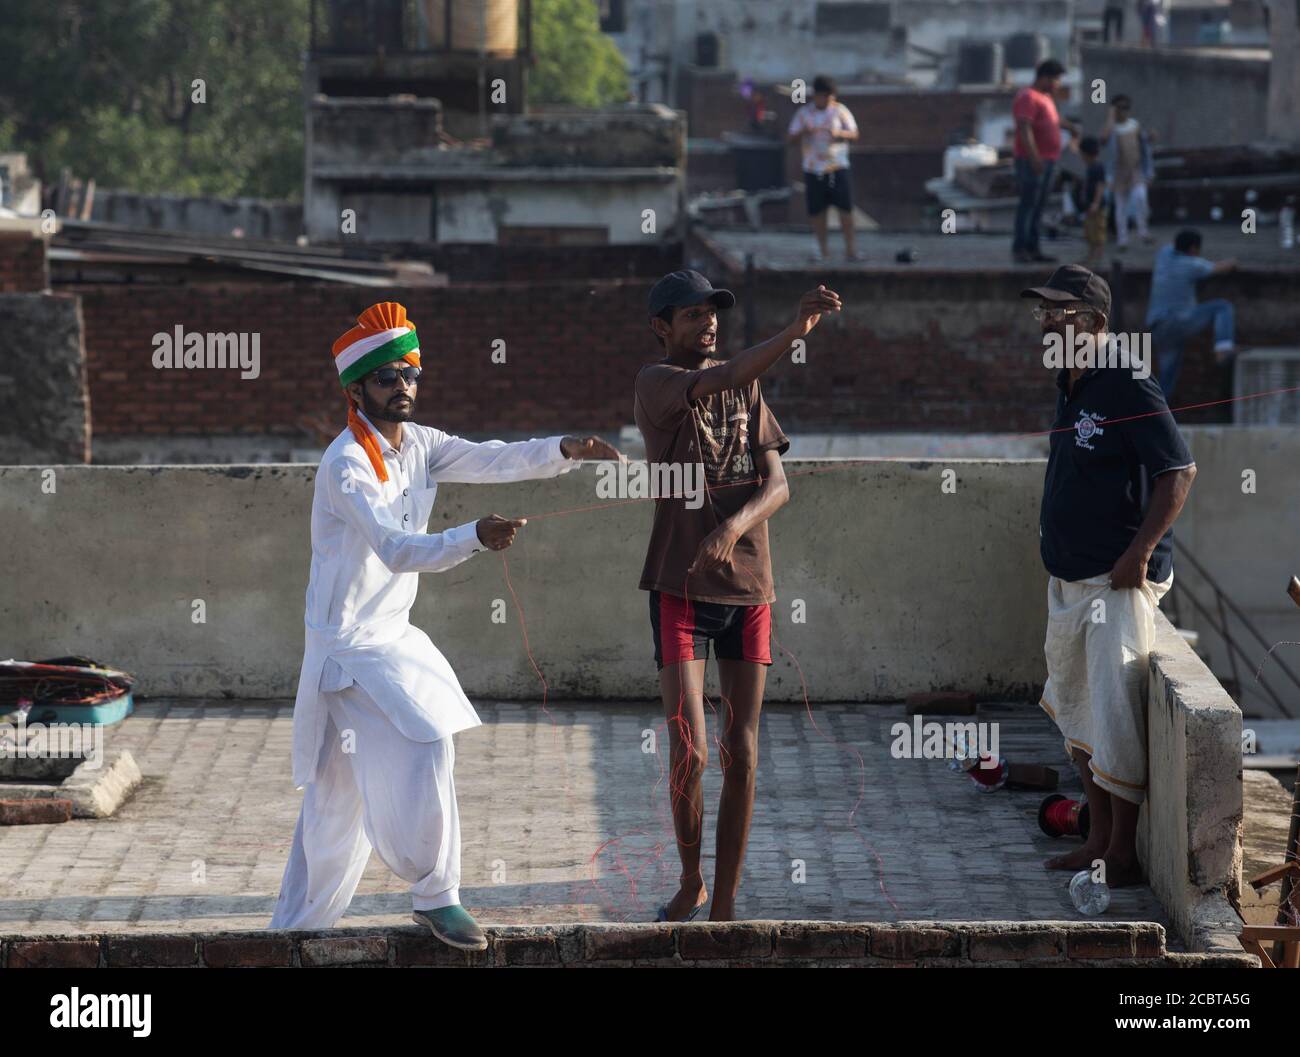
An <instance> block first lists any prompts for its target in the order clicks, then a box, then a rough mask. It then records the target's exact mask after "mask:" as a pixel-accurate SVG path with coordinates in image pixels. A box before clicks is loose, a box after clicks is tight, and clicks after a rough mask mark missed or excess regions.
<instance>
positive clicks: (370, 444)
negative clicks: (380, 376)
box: [334, 301, 420, 481]
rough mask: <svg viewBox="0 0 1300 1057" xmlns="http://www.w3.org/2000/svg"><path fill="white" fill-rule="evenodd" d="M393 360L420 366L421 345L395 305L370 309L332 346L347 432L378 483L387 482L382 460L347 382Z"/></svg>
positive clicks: (403, 313)
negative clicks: (345, 402)
mask: <svg viewBox="0 0 1300 1057" xmlns="http://www.w3.org/2000/svg"><path fill="white" fill-rule="evenodd" d="M393 360H405V361H406V362H407V363H409V364H410V365H411V366H412V367H419V366H420V345H419V342H418V341H417V340H416V337H415V324H414V323H411V322H409V321H408V320H407V318H406V309H405V308H404V307H402V306H401V305H399V304H398V303H397V302H396V301H384V302H381V303H380V304H377V305H371V306H370V307H369V308H367V309H366V310H365V311H364V312H362V313H361V315H359V316H357V325H356V326H355V327H353V328H352V329H351V330H349V331H348V332H347V333H346V334H344V335H343V337H341V338H339V340H338V341H336V342H335V343H334V366H335V367H336V368H338V372H339V384H340V385H342V386H343V390H344V393H345V394H346V395H347V399H348V428H349V429H350V430H352V435H353V436H354V437H356V438H357V442H358V443H359V444H360V445H361V446H362V447H363V448H365V449H366V455H367V456H369V458H370V465H371V466H373V467H374V468H375V473H376V474H377V475H378V476H379V479H380V480H381V481H387V480H388V470H387V469H385V468H384V456H383V452H382V451H381V450H380V447H379V441H378V440H376V439H375V435H374V432H373V431H372V430H370V429H368V428H367V427H366V424H365V423H364V422H362V421H361V418H360V416H359V415H358V414H357V404H356V401H355V400H353V399H352V395H351V394H350V393H347V387H348V383H349V382H355V381H359V380H360V379H362V378H364V377H365V376H366V375H367V374H369V373H370V372H371V371H373V370H375V369H376V368H377V367H382V366H383V365H384V364H386V363H392V361H393Z"/></svg>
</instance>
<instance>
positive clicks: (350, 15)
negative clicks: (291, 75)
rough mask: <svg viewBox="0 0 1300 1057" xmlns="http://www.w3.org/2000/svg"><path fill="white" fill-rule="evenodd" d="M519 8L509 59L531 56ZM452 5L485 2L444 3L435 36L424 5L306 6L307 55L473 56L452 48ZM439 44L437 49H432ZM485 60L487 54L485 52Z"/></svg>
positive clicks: (343, 1)
mask: <svg viewBox="0 0 1300 1057" xmlns="http://www.w3.org/2000/svg"><path fill="white" fill-rule="evenodd" d="M517 2H518V5H519V34H518V38H517V41H518V44H517V47H516V48H515V50H514V52H513V55H515V56H517V57H519V58H522V59H526V58H528V57H529V55H530V54H531V53H532V44H533V31H532V26H533V18H532V0H517ZM458 4H468V5H475V6H479V7H483V6H485V4H486V0H446V2H445V3H443V5H442V8H443V10H442V17H443V19H444V20H445V21H444V24H443V25H442V26H441V27H436V29H437V30H441V36H439V33H438V32H436V30H435V27H433V26H431V25H430V24H429V22H428V17H429V16H428V14H427V12H430V11H431V10H432V5H430V4H427V3H425V2H424V0H311V33H310V39H311V45H310V47H311V51H312V53H313V54H316V55H374V54H377V53H379V52H383V53H384V54H385V55H478V54H480V51H481V49H480V48H479V47H478V46H473V45H466V46H460V47H452V46H451V42H452V41H453V39H454V29H453V17H452V16H453V14H454V10H455V8H456V7H457V6H458ZM435 39H441V40H442V41H443V42H445V43H443V44H434V40H435ZM488 54H492V52H491V51H489V52H488Z"/></svg>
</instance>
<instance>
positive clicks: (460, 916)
mask: <svg viewBox="0 0 1300 1057" xmlns="http://www.w3.org/2000/svg"><path fill="white" fill-rule="evenodd" d="M411 916H412V919H413V920H414V921H415V923H416V924H417V925H426V926H428V928H429V931H430V932H432V933H433V934H434V936H435V937H437V938H438V939H440V940H442V942H443V943H445V944H447V946H448V947H455V948H457V949H458V950H462V951H485V950H487V945H488V943H487V937H486V936H485V935H483V930H482V929H481V928H479V925H478V922H477V921H475V920H474V919H473V918H472V917H470V913H469V911H468V910H466V909H465V908H464V907H463V906H461V905H460V904H459V903H453V904H452V905H451V906H449V907H438V908H437V909H436V910H417V911H415V913H414V914H412V915H411Z"/></svg>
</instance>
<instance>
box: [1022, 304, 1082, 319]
mask: <svg viewBox="0 0 1300 1057" xmlns="http://www.w3.org/2000/svg"><path fill="white" fill-rule="evenodd" d="M1091 311H1092V309H1091V308H1089V307H1088V306H1086V305H1085V306H1083V307H1080V308H1057V307H1056V306H1055V305H1034V307H1033V313H1034V318H1035V319H1038V320H1043V319H1069V318H1070V317H1071V316H1077V315H1078V314H1079V313H1080V312H1091Z"/></svg>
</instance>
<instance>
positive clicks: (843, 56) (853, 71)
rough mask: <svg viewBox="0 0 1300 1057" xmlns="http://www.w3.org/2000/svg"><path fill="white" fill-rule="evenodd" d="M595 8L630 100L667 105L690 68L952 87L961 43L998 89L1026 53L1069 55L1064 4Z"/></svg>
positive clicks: (741, 2)
mask: <svg viewBox="0 0 1300 1057" xmlns="http://www.w3.org/2000/svg"><path fill="white" fill-rule="evenodd" d="M601 10H602V12H603V15H602V20H601V25H602V28H604V29H605V31H606V32H607V33H609V34H610V36H611V38H612V39H613V40H614V42H615V43H616V44H617V45H618V47H619V50H620V51H621V52H622V53H623V56H624V58H625V59H626V60H627V62H628V66H629V68H630V70H631V72H632V77H633V84H634V93H635V94H636V96H637V98H639V99H641V100H643V101H646V102H657V101H658V102H669V103H672V104H673V105H677V93H678V92H679V90H680V89H679V88H678V83H679V79H680V76H681V75H682V73H683V72H684V71H689V70H691V69H698V70H702V71H708V70H715V69H718V68H723V69H732V70H734V71H736V73H737V75H738V76H739V77H741V78H745V77H749V78H753V79H754V80H755V81H756V82H765V83H780V82H785V83H787V84H788V83H789V82H790V81H791V80H793V79H794V78H796V77H802V78H804V79H805V80H810V79H811V78H812V77H813V76H814V75H815V74H817V73H826V74H829V75H831V76H832V77H835V78H837V79H839V80H840V81H843V82H845V83H846V84H859V83H873V82H880V81H885V82H894V83H898V82H904V83H911V84H916V85H922V86H928V85H932V84H936V83H940V82H942V81H944V80H951V81H952V83H957V81H956V78H957V77H958V72H959V71H958V66H959V62H960V61H961V60H960V51H959V46H962V45H965V46H971V45H974V46H977V47H979V46H987V45H996V48H995V49H992V50H990V49H988V48H985V50H984V51H983V52H982V53H980V55H978V56H976V57H975V58H973V59H969V60H966V61H968V62H973V63H974V64H975V65H981V64H985V65H988V67H989V69H990V70H991V71H992V72H993V73H995V74H997V76H992V77H990V78H988V81H1000V80H1001V79H1002V78H1001V76H1000V74H1001V71H1002V69H1004V68H1011V67H1017V66H1019V65H1023V60H1021V61H1020V62H1019V63H1018V62H1017V61H1016V55H1017V54H1021V53H1025V52H1026V49H1027V48H1028V49H1030V50H1033V51H1035V52H1037V51H1038V50H1039V49H1041V50H1043V51H1045V52H1046V53H1048V54H1053V55H1057V56H1062V55H1065V54H1067V53H1068V49H1069V45H1070V40H1071V31H1072V23H1071V10H1072V5H1071V4H1070V3H1069V2H1068V0H906V2H903V0H874V2H858V0H708V2H701V0H680V2H672V0H601ZM1027 28H1032V33H1028V34H1027V33H1026V29H1027ZM1013 37H1016V38H1026V37H1030V38H1041V39H1034V40H1024V39H1017V41H1015V42H1014V43H1013V42H1012V40H1011V38H1013ZM972 54H974V53H972ZM967 83H981V82H978V81H976V82H967ZM982 83H988V82H987V81H986V82H982Z"/></svg>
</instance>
